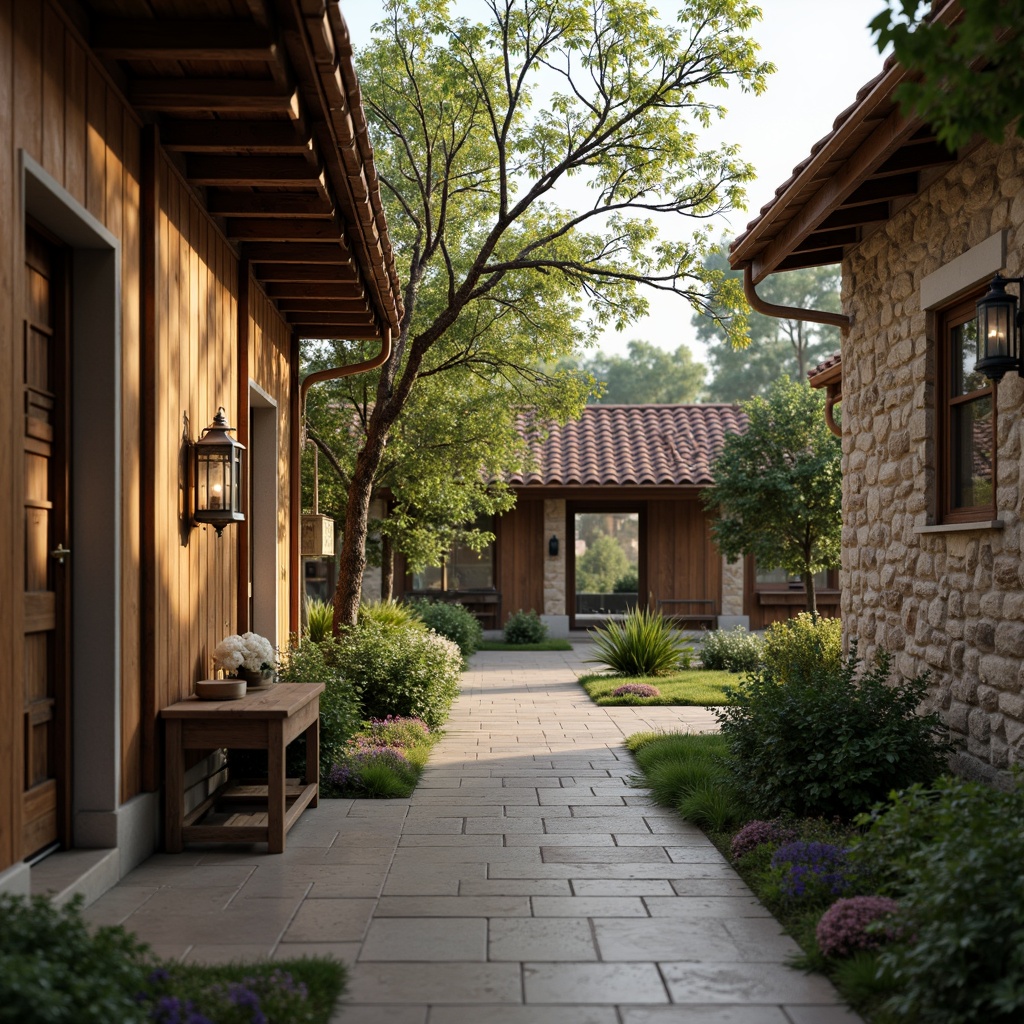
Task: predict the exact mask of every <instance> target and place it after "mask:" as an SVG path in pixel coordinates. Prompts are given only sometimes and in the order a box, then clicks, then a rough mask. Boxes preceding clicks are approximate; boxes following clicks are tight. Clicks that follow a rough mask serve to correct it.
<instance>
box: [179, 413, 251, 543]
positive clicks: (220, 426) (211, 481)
mask: <svg viewBox="0 0 1024 1024" xmlns="http://www.w3.org/2000/svg"><path fill="white" fill-rule="evenodd" d="M234 429H235V428H234V427H231V426H228V420H227V416H226V415H225V414H224V407H223V406H221V407H220V408H219V409H218V410H217V415H216V416H215V417H214V418H213V423H211V424H210V426H208V427H207V428H206V429H205V430H204V431H203V432H202V434H201V435H200V436H199V440H198V441H196V442H195V443H194V444H193V445H192V451H193V457H194V461H193V472H194V474H195V475H194V478H193V480H194V483H193V492H192V493H193V508H192V518H193V519H194V520H195V521H196V522H197V523H206V524H208V525H210V526H212V527H213V528H214V529H215V530H216V531H217V536H218V537H219V536H220V535H221V533H222V532H223V530H224V527H225V526H227V525H229V524H230V523H239V522H243V521H244V520H245V516H244V515H243V514H242V452H244V451H245V445H244V444H242V443H241V442H239V441H236V440H235V439H234V438H233V437H231V436H230V435H229V433H228V431H229V430H234Z"/></svg>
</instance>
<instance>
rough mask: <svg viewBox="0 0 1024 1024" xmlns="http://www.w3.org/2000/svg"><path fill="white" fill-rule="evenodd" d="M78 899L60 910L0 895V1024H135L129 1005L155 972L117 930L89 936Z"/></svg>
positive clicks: (137, 1011)
mask: <svg viewBox="0 0 1024 1024" xmlns="http://www.w3.org/2000/svg"><path fill="white" fill-rule="evenodd" d="M81 904H82V900H81V897H77V898H76V899H75V900H74V901H73V902H72V903H70V904H67V905H65V906H63V907H57V906H55V905H54V904H52V903H51V902H50V901H49V900H48V899H47V898H46V897H45V896H36V897H34V898H33V899H31V900H26V899H23V898H21V897H15V896H9V895H6V894H0V1021H10V1022H12V1024H13V1022H19V1024H110V1022H111V1021H118V1022H123V1024H135V1022H139V1024H141V1022H142V1021H143V1020H145V1019H146V1014H145V1012H144V1011H143V1010H142V1009H141V1008H140V1006H139V1004H138V1003H136V1002H135V993H136V992H138V991H140V990H141V989H142V988H143V985H144V982H145V979H146V977H147V975H148V973H149V971H150V970H151V969H152V968H153V967H154V966H155V961H153V960H152V959H151V958H150V956H149V952H148V949H147V947H146V946H145V945H143V944H142V943H140V942H139V941H138V940H137V939H136V938H135V937H134V936H133V935H130V934H129V933H128V932H126V931H125V930H124V929H123V928H98V929H96V930H95V931H94V932H92V933H90V931H89V929H88V928H86V926H85V922H84V921H83V920H82V915H81Z"/></svg>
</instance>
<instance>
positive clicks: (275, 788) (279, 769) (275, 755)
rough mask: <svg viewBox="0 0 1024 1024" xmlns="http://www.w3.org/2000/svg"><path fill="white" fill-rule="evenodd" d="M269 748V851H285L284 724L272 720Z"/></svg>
mask: <svg viewBox="0 0 1024 1024" xmlns="http://www.w3.org/2000/svg"><path fill="white" fill-rule="evenodd" d="M267 739H268V741H269V743H268V748H267V852H268V853H284V725H283V723H282V722H280V721H278V722H271V723H270V730H269V736H268V737H267Z"/></svg>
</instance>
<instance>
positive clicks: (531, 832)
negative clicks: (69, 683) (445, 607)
mask: <svg viewBox="0 0 1024 1024" xmlns="http://www.w3.org/2000/svg"><path fill="white" fill-rule="evenodd" d="M587 649H588V648H587V645H578V647H577V650H576V651H574V652H572V653H571V654H570V653H565V654H560V653H553V652H544V653H537V654H516V655H511V654H504V653H500V654H499V653H493V654H491V653H484V654H478V655H476V656H475V657H474V659H473V662H472V666H471V670H470V671H469V672H468V673H467V674H466V676H465V677H464V688H463V696H462V697H461V698H460V699H459V701H458V703H457V704H456V706H455V708H454V711H453V714H452V718H451V720H450V722H449V725H448V730H447V735H446V736H445V738H444V740H443V741H442V742H441V743H440V744H439V745H438V747H436V748H435V750H434V752H433V755H432V757H431V761H430V765H429V767H428V769H427V771H426V772H425V774H424V776H423V779H422V781H421V783H420V786H419V788H418V789H417V791H416V793H415V795H414V796H413V798H412V799H411V800H407V801H349V800H328V801H323V802H321V805H320V807H319V808H318V809H316V810H313V811H308V812H307V813H306V814H305V815H304V817H303V819H302V820H301V821H300V822H299V823H298V824H297V825H296V827H295V828H294V829H293V831H292V832H291V833H290V834H289V836H288V848H287V851H286V852H285V853H284V854H281V855H279V856H271V855H267V854H264V853H262V852H258V851H260V850H261V848H260V847H255V848H253V849H249V848H246V847H240V848H234V849H232V848H228V847H220V848H215V847H209V848H203V849H189V850H187V851H186V852H185V853H184V854H179V855H175V856H171V855H159V856H155V857H153V858H151V859H150V860H149V861H147V862H146V863H145V864H144V865H142V866H141V867H140V868H138V869H137V870H136V871H134V872H133V873H132V874H131V875H129V876H128V877H127V878H126V879H125V880H124V881H122V882H121V883H120V884H119V885H118V886H117V887H116V888H114V889H113V890H111V891H110V892H108V893H107V894H106V895H105V896H103V897H101V898H100V899H99V900H98V901H97V902H96V903H95V904H93V906H92V907H90V908H89V909H88V910H87V911H86V914H87V916H88V917H89V918H90V919H91V920H93V921H94V922H102V923H115V922H117V923H124V924H125V925H126V926H127V927H129V928H131V929H133V930H134V931H136V932H137V933H138V934H139V935H140V936H141V937H142V938H143V939H145V940H146V941H148V942H150V943H151V944H152V945H153V946H154V947H155V949H156V950H157V952H159V953H160V954H163V955H166V956H171V957H176V958H181V959H185V960H198V961H223V960H232V959H239V958H257V957H274V958H282V957H289V956H297V955H303V954H327V955H332V956H337V957H340V958H341V959H343V960H344V961H346V962H347V963H348V964H349V965H350V967H351V975H350V985H349V993H348V1000H347V1002H346V1004H345V1005H344V1006H342V1007H341V1008H340V1009H339V1010H338V1012H337V1013H336V1015H335V1021H337V1022H338V1024H384V1022H386V1024H662V1022H664V1024H667V1022H676V1021H678V1022H685V1024H840V1022H841V1024H854V1022H857V1021H858V1020H859V1018H857V1017H856V1016H855V1015H854V1014H852V1013H851V1012H850V1011H848V1010H847V1009H846V1008H845V1007H844V1006H843V1005H842V1004H841V1003H840V1001H839V998H838V996H837V994H836V992H835V990H834V989H833V988H832V986H831V985H830V984H829V983H828V982H827V981H826V980H825V979H823V978H822V977H820V976H816V975H810V976H809V975H805V974H802V973H800V972H798V971H795V970H792V969H790V968H788V967H786V966H785V960H786V958H787V957H788V956H789V955H790V954H792V953H794V952H796V948H797V947H796V945H795V944H794V943H793V941H792V940H791V939H789V938H788V937H786V936H785V935H783V934H781V931H780V929H779V927H778V925H777V924H776V923H775V921H774V919H772V918H771V917H770V916H768V914H767V912H766V911H765V910H764V909H763V908H762V907H761V906H760V904H759V903H758V902H757V901H756V900H755V899H754V898H753V897H752V895H751V893H750V891H749V890H748V889H747V888H746V887H745V886H744V884H743V883H742V882H741V881H740V879H739V878H738V877H737V876H736V874H735V873H734V872H733V870H732V869H731V868H730V867H729V865H728V864H727V863H726V862H725V861H724V860H723V858H722V857H721V856H720V855H719V854H718V852H717V851H716V850H715V849H714V847H713V846H712V845H711V844H710V843H709V842H708V841H707V839H705V838H704V836H703V835H702V834H701V833H700V832H699V831H698V830H697V829H695V828H693V827H691V826H689V825H687V824H685V823H684V822H681V821H680V820H679V819H678V818H677V817H676V816H675V815H674V814H672V813H670V812H668V811H666V810H664V809H661V808H658V807H655V806H653V805H652V804H651V802H650V800H649V799H648V797H646V796H645V795H644V791H643V790H638V789H633V788H630V787H629V785H628V781H627V780H628V778H629V776H630V775H631V774H632V773H633V772H634V770H635V769H634V766H633V764H632V761H631V759H630V758H629V755H628V754H627V753H626V752H625V750H624V748H623V747H622V738H623V737H624V736H626V735H628V734H630V733H632V732H636V731H637V730H639V729H645V728H660V729H668V728H678V727H680V726H683V727H689V728H693V729H696V730H700V729H704V728H707V727H709V726H711V725H713V723H714V719H713V717H712V716H711V715H710V714H709V713H708V712H706V711H705V710H704V709H702V708H692V709H690V708H599V707H597V706H595V705H593V704H592V703H591V702H590V701H589V699H587V697H586V696H585V694H584V693H583V691H582V690H581V689H580V687H579V686H578V685H577V684H576V682H575V681H574V680H575V677H576V675H577V674H578V673H580V672H581V671H584V670H585V666H584V665H583V658H584V657H586V652H587Z"/></svg>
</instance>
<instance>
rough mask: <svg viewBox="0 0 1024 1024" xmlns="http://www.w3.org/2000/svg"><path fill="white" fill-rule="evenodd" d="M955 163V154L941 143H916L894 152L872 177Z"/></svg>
mask: <svg viewBox="0 0 1024 1024" xmlns="http://www.w3.org/2000/svg"><path fill="white" fill-rule="evenodd" d="M955 161H956V153H950V151H949V150H948V149H946V147H945V146H944V145H942V143H941V142H916V143H913V144H911V145H906V146H903V147H902V148H901V149H898V150H896V152H895V153H893V155H892V156H891V157H889V159H888V160H886V161H885V163H883V164H882V165H881V167H879V168H878V170H877V171H875V172H874V174H873V175H872V177H873V178H877V177H880V176H882V175H889V174H899V173H901V172H903V171H921V170H924V168H926V167H937V166H941V165H942V164H951V163H954V162H955Z"/></svg>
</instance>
